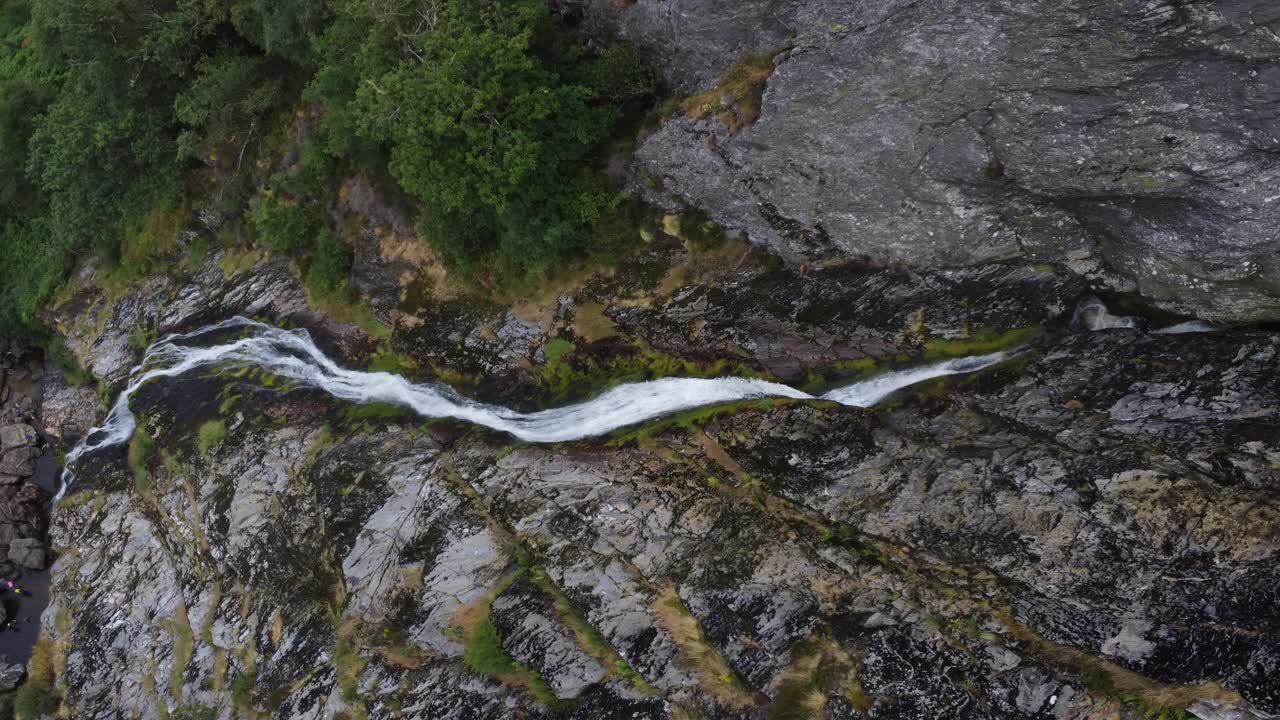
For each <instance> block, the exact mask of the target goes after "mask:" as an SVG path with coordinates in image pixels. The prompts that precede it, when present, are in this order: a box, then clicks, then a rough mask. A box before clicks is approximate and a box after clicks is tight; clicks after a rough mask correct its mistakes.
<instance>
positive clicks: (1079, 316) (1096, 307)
mask: <svg viewBox="0 0 1280 720" xmlns="http://www.w3.org/2000/svg"><path fill="white" fill-rule="evenodd" d="M1075 319H1076V322H1077V323H1078V324H1080V325H1083V326H1084V327H1086V328H1088V329H1089V330H1092V331H1095V332H1096V331H1098V330H1132V329H1134V328H1137V327H1138V319H1137V318H1135V317H1133V316H1131V315H1113V314H1111V311H1110V310H1108V309H1107V306H1106V305H1105V304H1104V303H1103V302H1102V301H1101V300H1099V299H1098V298H1096V297H1093V296H1092V295H1091V296H1089V297H1087V298H1085V299H1084V300H1083V301H1081V303H1080V306H1079V307H1077V308H1076V317H1075Z"/></svg>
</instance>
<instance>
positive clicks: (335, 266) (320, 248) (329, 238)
mask: <svg viewBox="0 0 1280 720" xmlns="http://www.w3.org/2000/svg"><path fill="white" fill-rule="evenodd" d="M350 272H351V249H350V248H349V247H347V244H346V243H345V242H343V241H342V239H341V238H339V237H338V236H337V235H334V234H333V233H332V232H330V231H328V230H323V231H321V232H320V236H319V237H318V238H317V239H316V249H315V255H314V256H313V257H312V258H311V267H309V268H308V269H307V289H309V290H311V292H313V293H320V294H324V293H330V292H333V291H334V290H337V289H339V288H341V287H344V286H345V285H346V284H347V278H348V275H349V274H350Z"/></svg>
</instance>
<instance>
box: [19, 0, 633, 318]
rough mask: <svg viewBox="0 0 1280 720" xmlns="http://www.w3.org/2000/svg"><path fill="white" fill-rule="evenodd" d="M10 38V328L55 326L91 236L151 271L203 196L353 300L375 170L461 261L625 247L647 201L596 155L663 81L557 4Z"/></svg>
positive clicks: (66, 28) (231, 6)
mask: <svg viewBox="0 0 1280 720" xmlns="http://www.w3.org/2000/svg"><path fill="white" fill-rule="evenodd" d="M423 17H430V18H432V19H433V20H432V22H430V23H423V22H420V21H419V19H420V18H423ZM0 35H2V36H3V37H4V39H5V41H6V42H5V43H4V44H3V47H0V169H3V170H5V172H4V173H3V177H4V179H3V181H0V331H3V332H6V333H13V332H17V333H23V334H27V333H32V332H37V331H38V330H39V325H40V323H39V322H38V319H37V315H38V313H39V312H40V310H41V308H42V306H43V305H44V303H45V302H47V301H48V300H49V299H50V298H51V297H52V296H53V295H54V293H55V291H56V290H57V289H58V287H59V286H60V285H61V284H62V282H63V281H64V278H65V276H66V274H67V272H68V271H69V270H70V268H71V266H72V264H73V262H74V258H75V257H76V255H77V254H78V253H80V252H82V251H84V250H86V249H87V250H92V251H94V252H95V253H96V254H97V255H98V256H99V257H100V258H101V262H102V263H104V264H105V269H106V270H107V273H106V275H108V276H110V277H111V278H113V282H116V283H120V282H128V281H130V280H132V279H133V278H135V277H138V276H140V275H142V274H144V273H145V272H147V271H149V270H150V266H151V264H152V263H153V262H155V260H156V259H157V258H158V257H161V256H165V255H168V254H169V253H170V252H171V251H172V250H174V248H175V246H176V243H177V242H178V240H179V236H180V234H181V232H182V230H183V229H184V225H185V220H186V217H187V214H188V212H189V208H190V207H191V206H192V204H191V203H190V202H189V201H191V200H194V201H197V202H196V204H198V205H199V206H201V207H208V208H210V209H212V210H215V211H216V212H218V213H221V214H222V215H224V216H225V217H226V218H228V221H230V222H235V221H236V218H237V217H238V216H239V215H240V214H241V213H242V212H243V211H244V210H245V208H246V207H247V206H248V205H253V209H252V210H251V211H249V212H248V218H249V220H250V221H251V222H250V223H249V227H250V229H252V230H253V231H255V232H256V242H257V243H259V244H260V245H262V246H263V247H265V248H266V249H268V250H270V251H271V252H274V253H280V254H288V255H291V256H294V257H295V258H297V259H298V261H299V263H300V265H301V266H302V269H303V272H304V273H305V277H306V279H307V284H308V286H309V287H310V289H311V290H312V292H313V293H315V294H316V295H318V296H323V297H321V298H320V299H322V300H323V299H325V298H330V299H332V298H333V296H335V294H341V293H344V292H345V289H344V286H345V283H346V277H347V274H348V267H349V263H350V250H349V249H348V248H347V247H346V243H345V242H344V240H343V238H342V237H341V235H340V234H331V233H328V232H327V231H325V229H324V228H325V226H326V225H327V224H330V223H331V219H330V218H329V216H328V213H327V212H326V209H327V208H329V207H331V206H332V204H333V201H334V197H333V193H334V192H335V190H336V187H337V184H338V183H337V179H338V178H340V177H342V176H344V175H350V174H353V173H356V172H363V173H366V174H368V175H371V176H373V177H376V178H381V179H385V180H393V181H394V182H395V183H398V185H399V192H401V193H402V194H404V195H406V196H407V197H408V198H410V199H412V200H415V201H417V204H418V206H417V208H416V212H417V213H418V214H419V222H418V224H419V227H420V229H421V235H422V237H423V238H425V239H426V240H427V241H428V242H430V243H431V244H432V245H434V246H435V247H436V248H438V249H439V250H440V251H441V253H442V254H443V257H444V259H445V260H446V262H447V263H448V264H449V265H450V266H451V267H453V268H455V269H460V270H464V271H472V272H479V271H496V272H499V273H504V274H505V275H507V276H509V277H512V278H524V277H529V276H537V275H540V274H544V273H546V272H547V271H548V270H549V269H550V268H552V266H553V265H554V264H555V263H556V262H557V261H558V260H559V259H561V258H563V257H564V256H566V255H569V254H575V253H578V254H580V253H585V252H592V248H593V246H595V245H600V246H601V247H602V252H603V253H604V254H605V255H613V254H616V252H617V248H616V247H614V245H616V242H615V240H616V238H615V236H616V235H617V233H616V232H615V231H613V230H611V229H610V228H611V227H612V226H613V225H616V224H617V223H619V222H623V221H624V219H625V218H626V217H627V216H628V214H629V213H631V212H632V210H631V208H630V207H629V206H628V205H627V204H626V203H624V202H623V196H622V195H620V194H618V193H616V192H614V191H612V190H611V189H610V188H609V187H608V183H607V182H606V180H605V176H604V173H603V172H602V171H601V169H600V167H601V166H602V165H603V162H602V160H603V158H602V157H601V153H600V152H599V148H600V147H601V146H602V144H603V142H604V141H605V140H606V139H607V138H608V137H609V136H610V133H611V132H612V130H613V126H614V123H615V122H616V120H617V118H618V117H619V115H620V112H619V111H620V110H621V109H622V108H623V107H624V106H628V105H632V106H634V105H635V104H637V103H638V102H642V101H643V100H644V99H645V98H647V97H648V96H650V95H651V94H652V93H653V91H654V88H655V84H656V75H655V74H654V72H653V71H652V69H651V68H649V67H648V66H647V65H646V64H644V63H643V62H642V61H640V59H639V57H638V55H637V54H636V53H635V51H634V50H631V49H629V48H626V47H620V48H614V49H610V50H607V51H604V52H602V53H595V52H590V51H588V50H586V49H585V48H583V47H581V46H579V45H578V44H576V43H575V42H571V41H569V40H568V39H566V37H565V36H564V35H563V34H562V33H561V32H560V29H559V27H558V26H557V24H556V22H555V20H554V16H553V15H552V13H551V12H550V10H549V9H548V8H547V6H546V4H545V3H543V2H542V1H541V0H519V1H518V2H515V3H497V2H494V1H492V0H487V1H485V2H478V3H476V2H464V1H463V0H447V1H446V2H427V0H413V1H411V2H409V3H408V4H407V5H406V6H398V7H397V8H396V9H395V10H394V11H392V10H391V9H389V8H382V7H381V6H379V5H376V4H375V5H369V4H366V3H350V2H343V1H342V0H329V1H328V2H322V3H311V2H303V1H302V0H285V1H284V2H271V3H267V2H263V1H262V0H233V2H229V3H213V4H210V3H192V2H182V1H175V0H166V1H164V2H160V3H158V4H157V3H149V2H148V3H144V2H142V1H141V0H123V2H107V1H106V0H91V1H90V2H87V3H82V2H70V0H16V1H15V2H10V3H6V4H5V6H4V9H3V11H2V12H0ZM300 107H301V108H304V110H303V111H302V112H299V111H298V109H299V108H300ZM304 116H305V117H310V118H318V121H316V122H312V123H310V125H306V124H305V123H304V124H303V125H299V124H298V123H300V122H303V121H302V120H298V121H295V118H303V117H304ZM314 125H318V127H313V126H314ZM296 137H301V138H304V142H303V143H302V147H301V151H300V152H298V153H296V158H294V159H291V160H288V161H287V162H285V163H281V161H280V160H281V156H282V155H284V154H285V144H286V143H287V142H289V141H291V140H292V139H294V138H296ZM286 165H287V166H290V167H289V168H288V172H284V171H281V172H275V173H274V174H272V172H270V171H269V172H266V173H263V172H262V169H264V168H275V167H284V166H286ZM264 181H265V185H266V190H267V192H266V193H265V196H264V197H262V198H261V199H260V200H258V201H254V202H249V201H250V200H251V195H252V194H254V193H255V192H256V191H257V189H258V188H259V187H261V186H262V185H263V184H264ZM627 235H628V234H627V233H623V234H622V236H623V237H626V236H627ZM629 235H630V239H631V240H635V239H636V237H635V233H630V234H629ZM207 242H208V241H207V240H204V243H205V244H203V245H201V248H200V249H199V251H198V254H199V255H201V256H203V255H204V254H205V252H207ZM192 254H193V255H195V254H197V250H196V249H195V248H194V246H193V250H192Z"/></svg>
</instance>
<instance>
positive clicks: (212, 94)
mask: <svg viewBox="0 0 1280 720" xmlns="http://www.w3.org/2000/svg"><path fill="white" fill-rule="evenodd" d="M270 65H271V63H270V62H269V61H268V60H267V59H266V58H263V57H260V56H259V57H254V56H249V55H241V54H239V53H236V52H234V51H228V50H224V51H221V52H219V53H217V54H215V55H210V56H207V57H205V58H202V59H201V60H200V62H199V63H198V64H197V66H196V75H195V78H194V80H193V81H192V83H191V85H190V86H188V87H187V88H186V89H185V90H183V91H182V92H180V93H178V96H177V98H176V99H175V100H174V104H173V113H174V117H175V118H176V119H177V120H178V122H180V123H182V124H183V125H186V126H187V128H188V130H187V131H186V132H184V133H183V136H182V142H181V145H182V147H183V148H184V150H186V151H188V152H189V151H190V150H191V149H192V148H193V147H194V146H195V145H196V144H200V145H204V146H206V147H208V148H211V149H216V148H218V147H220V146H222V145H224V144H226V143H229V142H233V143H236V144H237V145H238V146H239V147H240V148H241V149H243V148H244V147H245V146H246V145H247V144H248V143H249V142H250V140H251V139H252V137H253V135H254V134H255V133H256V132H258V123H259V122H260V121H261V120H262V118H263V116H265V115H266V114H267V112H268V111H270V110H271V109H272V108H273V107H275V106H276V105H277V104H278V103H279V101H280V96H281V94H282V90H283V88H282V83H281V81H280V80H279V79H278V77H273V73H271V68H270Z"/></svg>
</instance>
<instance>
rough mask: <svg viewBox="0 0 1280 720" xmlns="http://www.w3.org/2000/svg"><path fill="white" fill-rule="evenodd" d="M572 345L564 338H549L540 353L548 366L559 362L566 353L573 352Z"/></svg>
mask: <svg viewBox="0 0 1280 720" xmlns="http://www.w3.org/2000/svg"><path fill="white" fill-rule="evenodd" d="M573 349H574V346H573V343H571V342H569V341H568V340H565V339H564V338H558V337H557V338H551V339H550V340H548V341H547V343H546V345H544V346H543V347H542V353H543V355H544V356H545V357H546V361H547V364H548V365H551V364H555V363H558V362H560V359H561V358H563V357H564V356H565V355H566V354H567V353H571V352H573Z"/></svg>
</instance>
